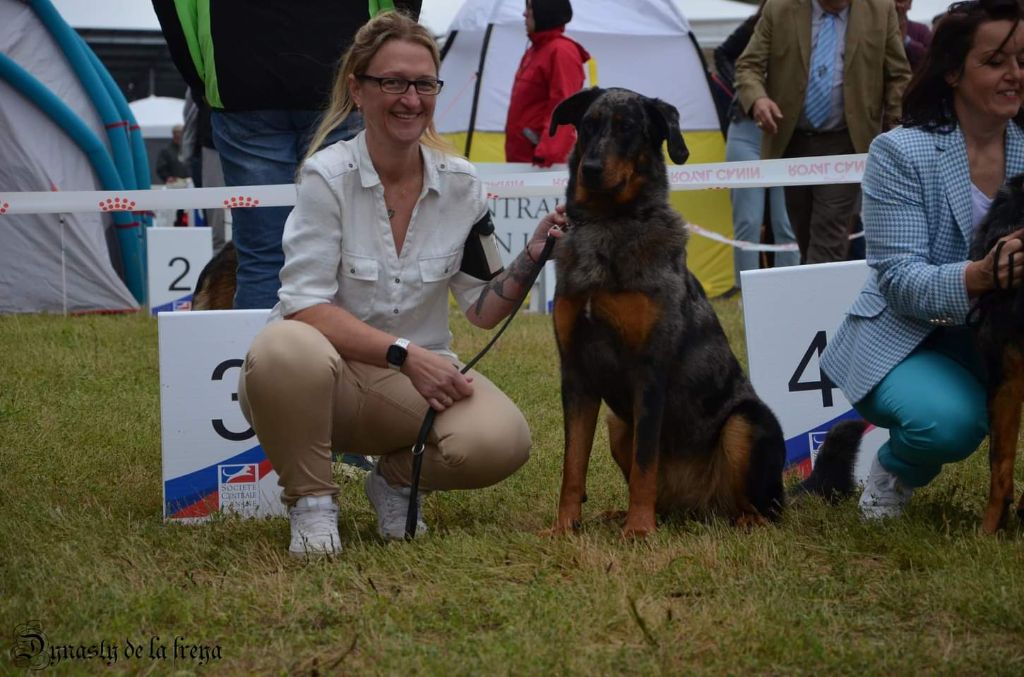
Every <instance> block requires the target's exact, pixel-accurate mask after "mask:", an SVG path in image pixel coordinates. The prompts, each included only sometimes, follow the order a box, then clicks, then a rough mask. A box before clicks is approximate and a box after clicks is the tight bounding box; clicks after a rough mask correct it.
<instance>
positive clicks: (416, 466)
mask: <svg viewBox="0 0 1024 677" xmlns="http://www.w3.org/2000/svg"><path fill="white" fill-rule="evenodd" d="M556 241H557V238H556V237H554V236H553V235H548V239H547V240H546V241H545V242H544V249H543V250H542V251H541V253H540V256H539V257H538V258H537V262H536V263H537V269H536V270H535V271H534V272H533V273H532V274H531V275H530V278H529V281H528V282H527V284H526V285H525V289H526V291H525V292H523V297H522V298H521V299H519V304H518V305H517V306H516V307H515V308H514V309H513V310H512V313H511V314H510V315H509V316H508V319H506V320H505V324H503V325H501V329H499V330H498V332H497V333H496V334H495V335H494V336H493V337H491V340H490V341H488V342H487V345H485V346H484V348H483V350H481V351H480V352H479V353H477V354H476V356H475V357H473V359H471V360H470V361H469V362H467V363H466V366H464V367H463V368H462V369H460V370H459V373H460V374H465V373H466V372H468V371H469V370H470V369H472V368H473V365H475V364H476V363H477V362H479V361H480V358H481V357H483V356H484V355H486V354H487V351H488V350H490V349H491V346H493V345H494V343H495V342H496V341H497V340H498V339H499V338H500V337H501V335H502V334H504V333H505V330H506V329H508V325H510V324H511V323H512V320H513V318H515V316H516V313H518V312H519V309H520V308H522V307H523V301H524V300H526V295H527V294H529V293H530V290H531V289H533V283H534V282H536V281H537V276H538V275H540V271H541V270H543V269H544V264H545V263H547V260H548V257H549V256H551V250H552V249H554V248H555V242H556ZM526 255H527V256H529V255H530V254H529V252H527V254H526ZM435 418H437V411H436V410H435V409H433V408H430V409H427V415H426V416H424V417H423V424H422V425H421V426H420V432H419V435H417V436H416V443H415V444H414V445H413V447H412V484H410V485H409V512H408V514H407V515H406V518H405V540H407V541H411V540H412V539H414V538H415V537H416V521H417V519H418V517H419V515H418V514H417V512H418V510H417V505H416V498H417V496H418V495H419V492H420V473H421V472H422V471H423V450H424V448H426V446H427V435H429V434H430V429H431V428H432V427H434V419H435Z"/></svg>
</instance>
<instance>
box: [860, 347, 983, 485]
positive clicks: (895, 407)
mask: <svg viewBox="0 0 1024 677" xmlns="http://www.w3.org/2000/svg"><path fill="white" fill-rule="evenodd" d="M854 409H856V410H857V412H858V413H859V414H860V415H861V416H863V417H864V418H865V419H866V420H867V421H869V422H870V423H873V424H874V425H876V426H878V427H880V428H888V429H889V441H888V442H886V443H885V444H883V445H882V446H881V447H880V448H879V450H878V461H879V463H881V465H882V467H883V468H885V469H886V470H888V471H889V472H891V473H892V474H894V475H896V477H898V478H899V479H900V480H901V481H902V482H903V483H904V484H906V485H907V486H909V487H922V486H924V485H926V484H928V483H929V482H931V481H932V480H933V479H935V477H936V475H938V474H939V471H940V470H941V469H942V466H943V464H945V463H953V462H956V461H960V460H963V459H965V458H967V457H968V456H970V455H971V454H972V453H974V451H975V449H977V448H978V445H979V444H981V441H982V440H983V439H984V438H985V435H987V434H988V413H987V410H986V404H985V385H984V374H983V370H982V367H981V363H980V361H979V359H978V356H977V353H976V351H975V350H974V346H973V344H972V342H971V337H970V334H969V333H968V331H967V330H966V329H964V328H960V327H958V328H954V329H939V330H936V332H935V333H933V334H932V336H930V337H929V338H928V339H927V340H926V341H925V342H924V343H923V344H922V345H921V346H920V347H919V348H918V349H917V350H915V351H914V352H913V353H911V354H910V355H909V356H908V357H907V358H906V359H905V360H903V361H902V362H900V363H899V364H898V365H896V367H895V368H894V369H893V370H892V371H891V372H889V374H888V375H887V376H886V377H885V378H884V379H882V381H881V383H879V384H878V385H877V386H875V387H874V388H873V389H872V390H871V392H870V393H868V394H867V395H866V396H865V397H864V399H862V400H861V401H860V402H857V403H856V404H855V405H854Z"/></svg>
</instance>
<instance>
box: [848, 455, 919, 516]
mask: <svg viewBox="0 0 1024 677" xmlns="http://www.w3.org/2000/svg"><path fill="white" fill-rule="evenodd" d="M913 493H914V490H913V488H911V487H908V486H907V485H905V484H903V482H901V481H900V479H899V478H898V477H896V476H895V475H893V474H892V473H891V472H889V471H888V470H886V469H885V468H883V467H882V464H881V463H879V462H878V456H877V455H875V458H874V460H873V461H871V470H870V472H868V478H867V480H866V481H865V482H864V493H862V494H861V495H860V514H861V516H862V517H864V519H868V520H877V519H883V518H886V517H899V516H900V515H902V514H903V509H904V508H906V507H907V503H909V502H910V496H911V495H912V494H913Z"/></svg>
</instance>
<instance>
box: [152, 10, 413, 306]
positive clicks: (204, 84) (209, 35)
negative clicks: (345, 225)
mask: <svg viewBox="0 0 1024 677" xmlns="http://www.w3.org/2000/svg"><path fill="white" fill-rule="evenodd" d="M201 5H203V6H206V7H207V8H208V9H207V10H206V11H200V8H201ZM420 5H421V0H394V2H392V1H391V0H374V1H373V2H367V0H341V1H338V0H303V1H302V2H295V1H294V0H264V1H263V2H258V3H253V2H247V1H245V0H217V2H210V3H200V2H197V0H153V8H154V9H155V10H156V15H157V17H158V18H159V20H160V25H161V27H162V28H163V32H164V37H165V38H166V40H167V46H168V48H169V50H170V53H171V57H172V58H173V59H174V62H175V65H176V66H177V67H178V70H180V71H181V73H182V76H183V77H184V78H185V81H186V82H187V83H188V84H189V86H190V87H192V88H193V91H195V92H202V93H203V98H204V99H205V103H206V104H208V105H209V106H210V108H211V109H212V114H211V124H212V127H213V137H214V144H215V145H216V147H217V151H218V152H219V153H220V159H221V164H222V166H223V169H224V181H225V184H226V185H228V186H251V185H264V184H282V183H294V181H295V175H296V172H297V170H298V166H299V162H300V161H301V159H302V158H303V157H304V156H305V155H306V151H307V148H306V146H307V144H308V143H309V139H310V137H311V135H312V133H313V131H314V130H315V129H316V126H317V123H318V122H319V120H320V116H321V113H322V111H323V109H324V108H325V107H326V106H327V99H328V91H329V90H330V87H331V83H332V82H333V80H334V74H335V71H336V66H337V62H338V55H339V54H340V53H342V52H343V51H344V49H345V47H346V46H347V45H348V44H349V43H350V42H351V40H352V37H353V36H354V35H355V33H356V31H357V30H359V28H360V27H361V26H362V25H363V24H365V23H366V22H367V21H368V20H369V19H370V18H371V16H372V15H373V14H376V13H378V12H381V11H384V10H387V9H399V10H402V11H404V12H406V13H407V14H409V15H410V16H411V17H412V18H413V19H415V18H416V17H418V16H419V11H420ZM360 129H362V118H361V116H360V115H358V114H356V115H352V116H349V118H348V119H347V120H346V124H345V125H343V126H341V127H339V128H338V129H336V130H334V131H333V132H332V134H331V135H330V136H329V137H328V138H327V140H326V142H325V145H329V144H332V143H335V142H337V141H340V140H342V139H350V138H352V137H353V136H355V134H356V133H358V132H359V130H360ZM290 211H291V208H290V207H260V208H258V209H252V208H249V209H233V210H232V240H233V242H234V244H235V247H236V249H237V250H238V271H237V281H236V288H235V308H271V307H273V305H274V304H275V303H277V290H278V289H279V288H280V286H281V282H280V279H279V278H278V274H279V272H280V270H281V266H282V265H283V264H284V253H283V251H282V249H281V237H282V234H283V231H284V222H285V219H286V218H287V217H288V213H289V212H290Z"/></svg>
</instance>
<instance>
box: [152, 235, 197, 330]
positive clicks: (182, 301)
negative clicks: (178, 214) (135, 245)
mask: <svg viewBox="0 0 1024 677" xmlns="http://www.w3.org/2000/svg"><path fill="white" fill-rule="evenodd" d="M211 256H213V242H212V237H211V235H210V229H209V228H147V229H146V261H147V264H148V268H149V310H150V312H151V313H152V314H153V315H156V314H157V313H160V312H168V311H174V310H190V309H191V308H192V290H193V289H195V286H196V281H197V280H198V279H199V272H200V271H201V270H202V269H203V266H205V265H206V263H207V261H209V260H210V257H211Z"/></svg>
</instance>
